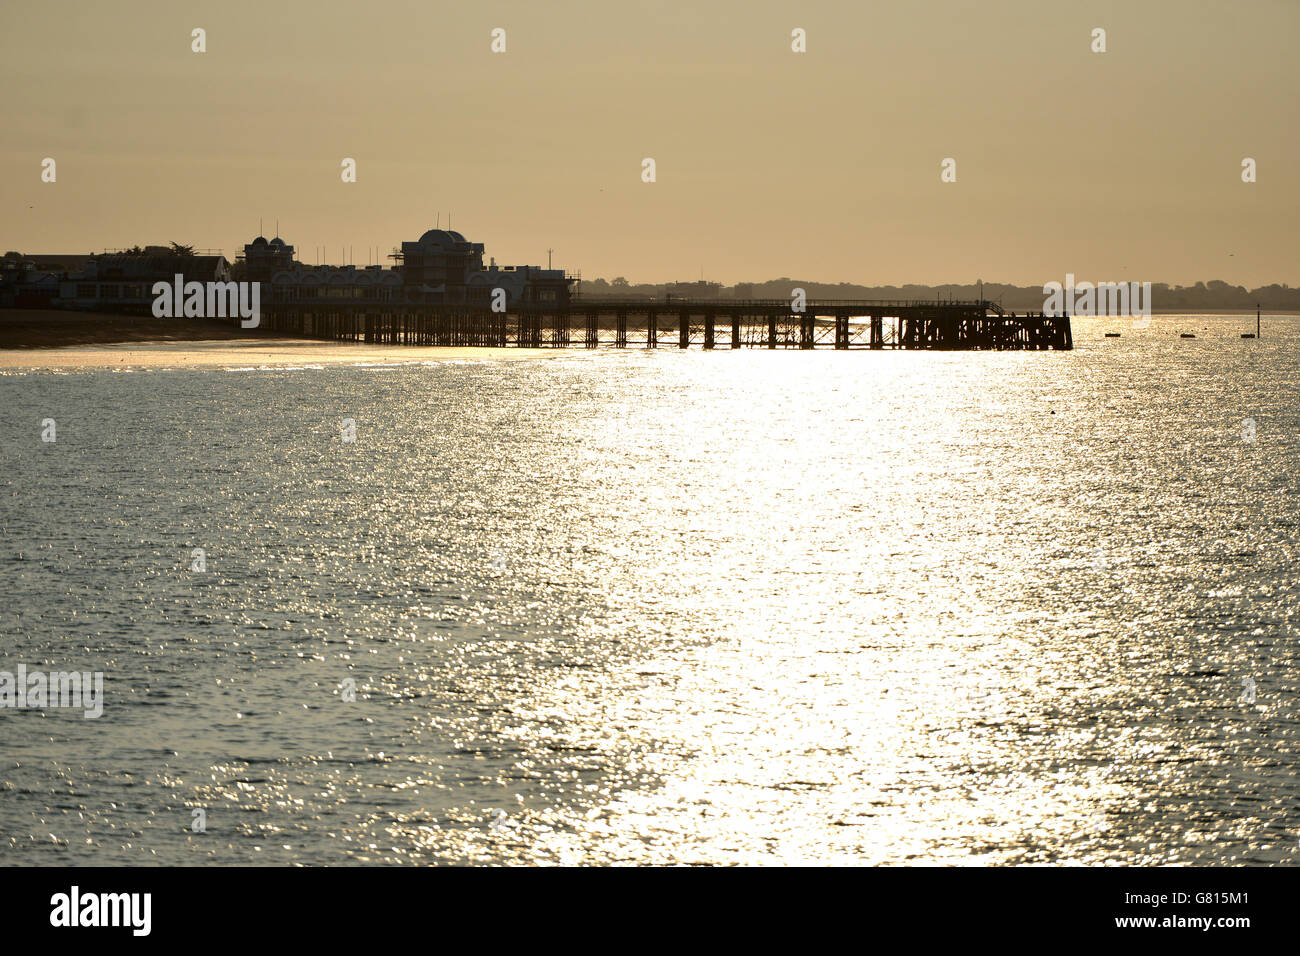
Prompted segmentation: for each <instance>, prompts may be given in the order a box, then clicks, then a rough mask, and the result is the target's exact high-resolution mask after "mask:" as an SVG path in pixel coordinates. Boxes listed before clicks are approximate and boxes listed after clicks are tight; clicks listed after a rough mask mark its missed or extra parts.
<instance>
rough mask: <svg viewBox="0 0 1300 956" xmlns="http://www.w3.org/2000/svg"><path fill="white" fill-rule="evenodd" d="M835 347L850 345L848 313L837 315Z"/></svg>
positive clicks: (844, 347) (842, 347)
mask: <svg viewBox="0 0 1300 956" xmlns="http://www.w3.org/2000/svg"><path fill="white" fill-rule="evenodd" d="M835 347H836V348H837V349H846V348H848V347H849V317H848V316H847V315H837V316H835Z"/></svg>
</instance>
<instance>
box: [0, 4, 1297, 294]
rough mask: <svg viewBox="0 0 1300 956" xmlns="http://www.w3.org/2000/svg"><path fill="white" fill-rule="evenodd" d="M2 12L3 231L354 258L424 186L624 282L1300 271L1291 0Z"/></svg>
mask: <svg viewBox="0 0 1300 956" xmlns="http://www.w3.org/2000/svg"><path fill="white" fill-rule="evenodd" d="M4 19H5V24H4V29H3V32H0V79H2V80H3V83H4V88H5V90H6V91H7V93H8V95H7V96H6V97H4V100H3V103H0V246H2V247H3V249H16V250H19V251H22V252H28V253H41V254H53V253H86V252H91V251H100V250H102V249H105V248H120V247H124V246H130V245H135V244H140V245H145V244H158V243H166V242H170V241H178V242H184V243H187V244H192V245H194V246H197V247H199V248H204V249H209V248H211V249H221V250H222V251H223V252H224V253H225V254H226V256H227V257H228V258H231V259H232V260H233V258H234V257H235V255H236V254H237V253H238V252H240V251H242V247H243V244H244V243H246V242H248V241H250V240H251V239H252V238H253V237H254V236H256V235H257V234H258V229H259V220H260V221H261V222H262V223H263V224H264V230H265V233H266V235H267V236H268V237H269V236H271V235H273V234H274V233H275V228H276V223H277V221H278V223H279V232H280V234H281V235H282V236H283V237H284V238H285V239H286V240H287V241H289V242H291V243H294V244H295V245H296V246H297V247H298V250H299V254H300V258H302V259H303V260H304V261H309V262H314V261H316V260H317V256H318V253H317V250H318V248H320V247H324V257H323V261H326V262H333V263H339V262H342V261H343V257H344V255H345V252H344V248H345V247H350V248H351V252H350V254H349V255H350V258H351V260H353V261H355V262H357V264H359V265H365V264H366V263H367V262H368V261H371V260H372V259H373V258H374V253H373V252H369V251H368V250H373V249H376V248H377V249H378V250H379V256H380V257H381V259H382V261H385V262H387V261H388V260H386V259H383V257H385V256H386V255H387V254H388V253H389V252H390V251H391V250H392V249H393V247H394V246H397V245H399V244H400V243H401V242H402V241H404V240H413V239H416V238H418V237H419V236H420V234H421V233H423V232H424V231H425V230H426V229H428V228H431V227H432V226H433V225H434V224H435V223H436V222H437V221H438V219H439V216H441V223H442V225H443V226H444V227H445V226H446V225H447V221H448V215H449V214H450V216H451V224H452V227H453V228H455V229H456V230H457V231H459V232H462V233H464V234H465V236H466V237H467V238H469V239H471V240H473V241H475V242H483V243H485V244H486V246H487V255H488V256H493V257H495V258H496V260H497V262H498V263H501V264H543V265H544V264H546V261H547V250H548V249H553V250H554V253H553V256H554V264H555V265H556V266H563V267H565V268H567V269H569V270H571V271H575V272H576V271H579V270H580V271H581V272H582V274H583V276H584V277H587V278H595V277H605V278H613V277H615V276H625V277H626V278H628V279H629V280H631V281H633V282H662V281H671V280H692V279H698V278H700V277H701V276H703V277H704V278H707V279H710V280H714V281H720V282H725V283H734V282H741V281H763V280H766V279H773V278H778V277H783V276H789V277H793V278H799V279H804V280H807V281H818V282H854V283H861V284H865V285H884V284H891V285H901V284H904V283H913V282H914V283H936V284H937V283H944V282H972V281H975V280H977V279H983V280H984V281H986V282H1011V283H1015V284H1023V285H1037V284H1041V283H1044V282H1048V281H1051V280H1057V281H1063V280H1064V277H1065V274H1066V273H1074V274H1075V275H1076V276H1077V277H1078V278H1080V279H1088V280H1091V281H1151V282H1168V283H1171V284H1173V283H1177V284H1190V283H1193V282H1196V281H1198V280H1209V279H1216V278H1217V279H1223V280H1225V281H1227V282H1230V283H1232V284H1234V285H1236V284H1240V285H1246V286H1252V287H1253V286H1256V285H1262V284H1267V283H1272V282H1287V283H1290V284H1292V285H1300V225H1298V223H1300V216H1298V214H1300V124H1298V123H1297V122H1296V120H1297V103H1300V56H1297V54H1296V45H1297V41H1298V40H1300V2H1297V0H1229V2H1217V0H1115V2H1068V3H1067V2H1051V3H1046V2H1042V0H980V2H959V0H915V2H909V3H896V4H888V5H887V4H883V3H864V2H861V0H842V2H841V0H796V2H770V0H743V2H742V0H694V2H684V0H683V2H671V3H669V2H662V3H660V2H638V0H619V2H616V3H610V2H601V0H548V2H546V3H539V2H536V0H526V2H525V0H509V2H491V0H484V2H475V3H459V4H451V3H442V2H430V0H423V2H406V0H371V2H367V3H360V2H358V3H352V2H342V0H311V2H302V0H278V2H275V3H268V2H265V0H258V2H251V3H249V2H244V0H222V2H220V3H210V2H197V3H185V4H181V3H176V2H174V0H171V2H153V0H125V2H123V3H121V4H94V5H87V4H82V3H71V2H66V0H47V2H42V3H39V4H35V3H29V4H24V5H21V6H19V5H10V6H9V7H7V9H6V11H5V18H4ZM195 28H202V29H203V30H205V31H206V52H203V53H195V52H192V49H191V46H192V43H193V40H192V30H193V29H195ZM494 28H501V29H503V30H505V44H506V50H505V52H504V53H494V52H492V49H491V45H492V30H493V29H494ZM796 28H799V29H802V30H805V31H806V36H807V40H806V45H807V52H805V53H795V52H793V51H792V49H791V43H792V39H791V33H792V31H793V30H794V29H796ZM1095 28H1101V29H1104V30H1105V31H1106V52H1104V53H1097V52H1093V51H1092V49H1091V47H1092V45H1093V43H1094V40H1093V30H1094V29H1095ZM46 157H49V158H53V159H54V160H55V162H56V167H55V169H56V177H57V178H56V181H55V182H53V183H49V182H42V180H41V173H42V160H43V159H45V158H46ZM647 157H648V158H653V159H654V160H655V167H656V168H655V173H656V181H655V182H652V183H647V182H643V179H642V170H643V160H644V159H645V158H647ZM1247 157H1249V158H1252V159H1254V160H1255V162H1256V169H1257V172H1256V176H1257V181H1256V182H1254V183H1244V182H1242V178H1241V174H1242V165H1241V164H1242V160H1243V159H1244V158H1247ZM344 158H352V159H355V160H356V182H354V183H345V182H343V181H342V176H341V169H342V167H341V163H342V161H343V159H344ZM948 158H951V159H953V160H955V171H956V181H955V182H943V181H941V175H940V174H941V171H942V169H941V164H942V162H943V161H944V160H945V159H948Z"/></svg>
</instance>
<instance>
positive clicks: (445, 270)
mask: <svg viewBox="0 0 1300 956" xmlns="http://www.w3.org/2000/svg"><path fill="white" fill-rule="evenodd" d="M483 253H484V246H483V243H481V242H470V241H469V240H467V239H466V238H465V237H464V236H463V235H461V234H460V233H459V232H453V231H451V230H449V229H430V230H428V231H427V232H425V233H424V235H422V236H420V238H419V239H417V240H415V241H413V242H403V243H402V244H401V247H400V250H394V252H393V254H392V255H391V256H390V258H391V259H393V260H394V265H393V266H391V267H387V268H386V267H384V266H377V265H376V266H367V267H364V268H357V267H356V266H351V265H345V266H326V265H317V266H312V265H308V264H306V263H303V262H299V261H298V260H297V258H295V252H294V247H293V246H292V245H290V244H289V243H287V242H285V241H284V240H283V239H281V238H280V237H279V236H276V237H275V238H273V239H267V238H266V237H265V236H258V237H257V238H256V239H254V240H253V241H252V242H250V243H248V244H247V245H246V246H244V252H243V255H241V256H239V257H238V260H237V262H236V263H235V265H233V266H232V264H231V263H230V262H229V261H227V259H226V258H225V256H223V255H221V254H220V253H219V252H216V251H212V250H202V251H199V252H189V251H185V250H178V249H177V248H173V247H168V246H145V247H144V248H140V247H136V248H134V249H124V250H117V251H113V252H104V253H100V254H98V255H94V254H92V255H73V256H60V255H53V256H27V255H22V254H20V253H16V252H14V253H8V254H7V255H5V256H4V257H3V259H0V307H9V308H63V309H81V310H88V311H104V312H128V313H148V312H149V311H150V310H151V309H152V305H153V300H154V296H153V291H152V290H153V285H154V283H155V282H160V281H161V282H167V283H171V282H173V281H174V280H175V277H176V275H177V274H180V275H182V276H184V278H185V281H186V282H191V281H198V282H228V281H231V280H232V279H237V280H244V281H249V282H260V283H262V290H261V296H262V302H263V303H264V304H272V303H281V304H295V305H311V304H322V305H327V304H330V303H339V304H341V303H340V300H345V301H346V302H347V303H349V304H352V305H374V306H378V305H420V304H433V305H442V304H473V305H487V304H489V303H490V302H491V301H492V295H493V290H495V289H501V290H503V291H504V293H505V297H506V303H505V304H506V305H507V307H516V306H520V305H524V304H535V305H548V306H550V305H560V306H564V305H568V304H569V303H570V301H571V299H572V296H573V295H574V294H575V289H574V286H575V284H576V283H577V282H578V281H579V276H577V275H573V274H570V273H567V272H566V271H565V270H563V269H552V268H545V269H543V268H542V267H540V266H498V265H497V264H496V260H494V259H493V260H489V262H488V265H486V266H485V265H484V264H483Z"/></svg>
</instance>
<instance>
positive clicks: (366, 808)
mask: <svg viewBox="0 0 1300 956" xmlns="http://www.w3.org/2000/svg"><path fill="white" fill-rule="evenodd" d="M1265 326H1266V328H1265V336H1264V338H1262V339H1261V340H1258V341H1250V340H1241V339H1240V338H1239V337H1238V336H1239V334H1240V332H1242V331H1248V330H1250V331H1253V328H1254V316H1250V317H1249V318H1246V317H1240V318H1214V317H1187V316H1182V317H1157V318H1155V319H1154V320H1153V322H1152V324H1151V327H1150V328H1146V329H1133V328H1131V327H1130V324H1129V323H1128V322H1127V321H1120V320H1076V323H1075V337H1076V344H1077V346H1078V347H1077V348H1076V350H1075V351H1074V352H1071V353H1055V352H1036V353H923V352H874V353H872V352H852V353H848V354H844V353H834V352H831V351H818V352H815V353H808V352H800V351H791V350H776V351H771V352H769V351H766V350H748V349H745V350H739V351H736V352H731V351H728V350H720V351H717V352H713V353H705V352H702V351H700V350H699V349H691V350H689V351H687V352H680V351H678V350H676V349H660V350H657V351H645V350H629V351H626V352H619V351H614V350H600V351H597V352H585V351H582V350H576V349H575V350H571V351H567V352H563V353H557V354H554V355H552V356H549V357H546V358H539V359H536V360H533V359H528V360H515V361H491V360H489V361H481V362H480V361H474V362H441V361H435V362H432V363H428V362H421V363H415V364H395V365H392V366H365V367H356V366H325V367H318V368H305V367H299V368H294V369H288V370H284V369H242V370H235V369H224V368H209V369H195V368H184V369H176V370H152V371H147V370H141V371H136V372H127V373H123V372H120V371H116V370H112V371H109V370H91V371H74V372H68V373H58V372H51V371H48V370H45V371H26V372H24V371H11V372H9V373H6V374H0V456H2V461H3V472H2V474H0V669H4V670H9V671H14V670H15V669H16V668H17V665H18V664H20V663H22V664H26V665H27V667H28V668H29V669H45V670H69V669H73V668H78V669H83V670H98V671H103V672H104V674H105V696H106V700H105V705H104V714H103V716H102V717H101V718H100V719H98V720H86V719H84V718H83V717H82V714H81V712H80V711H74V710H64V709H56V708H50V709H47V710H45V711H44V712H42V711H37V710H27V709H0V863H3V864H41V865H46V864H92V863H95V864H158V863H162V864H186V865H188V864H237V863H259V864H313V865H315V864H338V863H361V862H366V863H376V862H377V863H418V864H429V863H488V862H513V863H596V864H608V863H688V864H695V863H746V864H767V863H868V864H918V863H922V864H924V863H939V864H959V865H966V864H1006V863H1016V864H1026V863H1130V864H1164V863H1198V864H1208V863H1254V864H1287V865H1289V864H1292V863H1294V862H1297V861H1300V784H1297V781H1296V776H1295V773H1296V765H1297V758H1298V757H1300V722H1298V721H1297V717H1298V716H1300V698H1298V695H1300V668H1297V639H1298V638H1300V621H1298V619H1297V613H1298V612H1297V597H1298V596H1300V532H1298V530H1297V526H1298V523H1300V513H1298V510H1297V494H1298V493H1300V438H1298V437H1297V423H1298V419H1300V358H1298V356H1300V319H1295V318H1281V317H1278V318H1266V319H1265ZM1112 329H1113V330H1116V331H1121V332H1122V338H1119V339H1106V338H1103V332H1104V331H1107V330H1112ZM1180 331H1191V332H1195V334H1196V335H1197V336H1198V337H1197V338H1196V339H1181V338H1179V332H1180ZM319 348H321V349H325V350H327V349H329V346H328V345H322V346H319ZM37 360H39V361H50V356H49V355H48V354H43V355H41V356H39V358H38V359H37ZM395 361H397V362H399V363H400V362H402V355H401V353H400V352H398V353H396V360H395ZM46 418H53V419H55V421H56V422H57V441H56V442H54V443H46V442H42V441H41V440H40V432H41V422H42V420H43V419H46ZM345 418H351V419H353V420H354V421H355V423H356V440H355V441H354V442H345V441H343V439H342V433H341V427H340V422H341V421H342V420H343V419H345ZM195 548H202V549H204V551H205V554H206V562H207V570H206V571H205V572H201V573H200V572H195V571H192V570H191V561H192V558H191V551H192V550H193V549H195ZM349 680H351V681H354V682H355V688H356V699H355V701H348V700H346V699H345V698H346V696H347V694H346V689H347V687H348V686H349V685H348V684H347V682H348V681H349ZM194 809H203V810H204V812H205V814H206V832H201V833H196V832H194V831H193V830H192V829H191V823H192V819H193V815H192V811H193V810H194Z"/></svg>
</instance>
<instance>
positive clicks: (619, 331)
mask: <svg viewBox="0 0 1300 956" xmlns="http://www.w3.org/2000/svg"><path fill="white" fill-rule="evenodd" d="M614 348H616V349H625V348H627V313H626V312H620V313H619V314H618V315H617V316H616V317H615V319H614Z"/></svg>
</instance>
